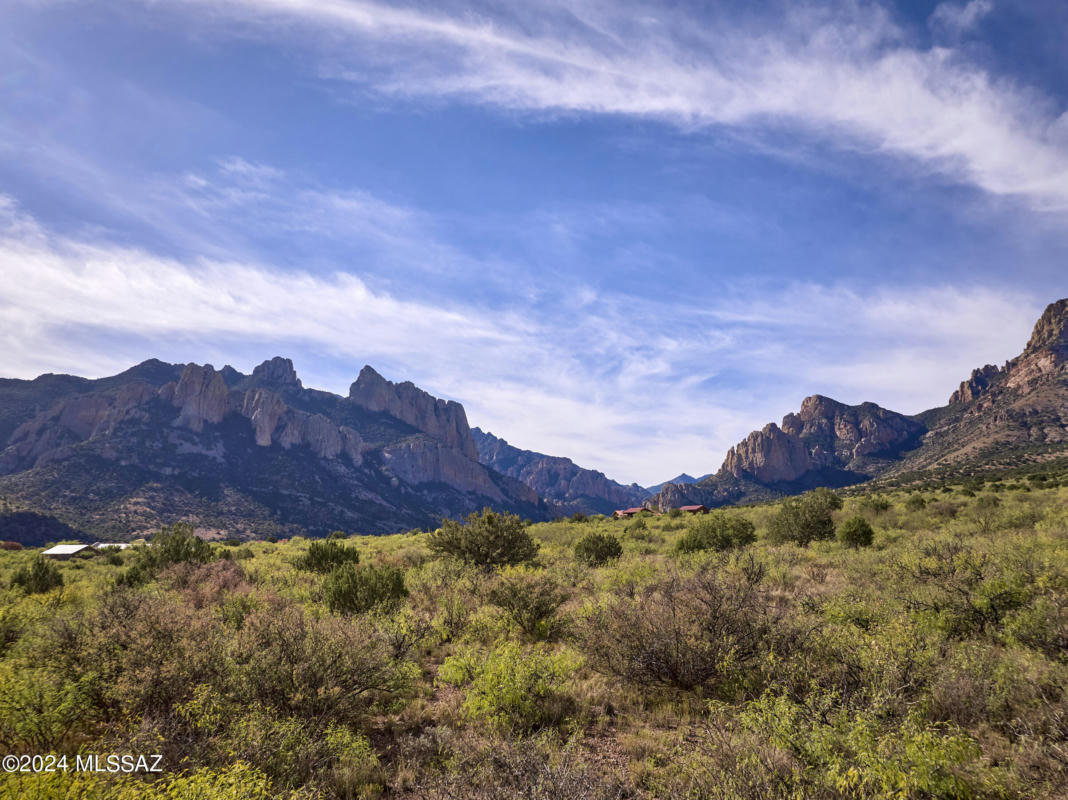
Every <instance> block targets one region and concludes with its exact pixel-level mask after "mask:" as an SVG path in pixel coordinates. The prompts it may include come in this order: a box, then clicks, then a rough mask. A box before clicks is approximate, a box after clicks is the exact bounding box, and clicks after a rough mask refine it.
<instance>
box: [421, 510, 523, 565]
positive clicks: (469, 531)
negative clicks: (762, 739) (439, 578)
mask: <svg viewBox="0 0 1068 800" xmlns="http://www.w3.org/2000/svg"><path fill="white" fill-rule="evenodd" d="M427 546H428V547H430V549H431V551H432V552H434V553H437V554H439V555H448V556H453V557H454V558H458V559H460V560H461V561H465V562H467V563H469V564H475V565H478V566H481V567H499V566H504V565H506V564H522V563H523V562H525V561H531V560H532V559H533V558H534V557H535V556H537V554H538V543H537V542H535V541H534V539H533V538H532V537H531V535H530V534H529V533H528V532H527V530H526V527H525V526H524V525H523V521H522V520H521V519H520V518H519V516H518V515H516V514H509V513H507V512H500V513H498V512H496V511H493V510H492V509H490V508H484V509H482V512H481V513H472V514H469V515H468V516H467V518H466V519H465V520H464V522H463V523H462V524H461V523H459V522H457V521H455V520H451V519H446V520H445V521H444V522H442V524H441V528H439V529H438V530H437V531H435V532H434V533H432V534H430V536H429V537H428V538H427Z"/></svg>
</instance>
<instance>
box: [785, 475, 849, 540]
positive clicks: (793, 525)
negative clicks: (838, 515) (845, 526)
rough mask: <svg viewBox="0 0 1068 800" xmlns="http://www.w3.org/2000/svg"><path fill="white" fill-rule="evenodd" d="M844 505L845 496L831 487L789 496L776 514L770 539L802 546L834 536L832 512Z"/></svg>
mask: <svg viewBox="0 0 1068 800" xmlns="http://www.w3.org/2000/svg"><path fill="white" fill-rule="evenodd" d="M841 507H842V498H841V497H839V496H838V495H836V494H835V493H834V492H831V491H830V490H828V489H815V490H814V491H811V492H805V493H804V494H803V495H801V496H800V497H790V498H787V499H786V500H783V501H782V505H781V506H780V508H779V512H778V514H776V515H775V516H774V517H772V520H771V524H770V526H769V528H768V538H769V539H770V540H771V541H772V542H774V543H776V544H781V543H782V542H791V541H792V542H797V543H798V544H799V545H801V546H802V547H804V546H805V545H807V544H808V543H809V542H812V541H816V540H820V539H830V538H832V537H833V536H834V518H833V517H832V516H831V513H832V512H833V511H837V510H838V509H840V508H841Z"/></svg>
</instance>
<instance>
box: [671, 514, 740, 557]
mask: <svg viewBox="0 0 1068 800" xmlns="http://www.w3.org/2000/svg"><path fill="white" fill-rule="evenodd" d="M755 541H756V528H755V527H754V526H753V523H752V522H750V521H749V520H747V519H746V518H745V517H741V516H738V515H737V514H725V513H715V514H708V515H707V516H704V517H702V518H701V519H699V520H697V521H696V522H693V523H692V524H691V525H690V528H689V530H688V531H686V533H684V534H683V535H682V537H681V538H680V539H679V540H678V542H676V543H675V552H676V553H693V552H696V551H698V550H730V549H732V548H735V547H744V546H745V545H747V544H752V543H753V542H755Z"/></svg>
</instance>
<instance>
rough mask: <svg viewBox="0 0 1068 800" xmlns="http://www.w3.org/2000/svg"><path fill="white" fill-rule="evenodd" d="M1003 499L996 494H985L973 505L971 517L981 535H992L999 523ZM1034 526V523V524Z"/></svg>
mask: <svg viewBox="0 0 1068 800" xmlns="http://www.w3.org/2000/svg"><path fill="white" fill-rule="evenodd" d="M1000 506H1001V499H1000V498H999V497H998V496H997V495H996V494H984V495H980V496H979V497H977V498H976V500H975V502H974V503H972V507H971V515H972V519H974V520H975V524H976V527H977V528H978V529H979V531H980V532H981V533H990V532H991V531H992V530H994V528H995V527H996V523H997V521H998V509H999V507H1000ZM1032 524H1033V523H1032Z"/></svg>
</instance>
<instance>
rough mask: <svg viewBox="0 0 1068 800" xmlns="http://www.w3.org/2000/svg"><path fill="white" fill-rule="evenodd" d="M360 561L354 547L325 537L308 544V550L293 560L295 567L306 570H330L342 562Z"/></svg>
mask: <svg viewBox="0 0 1068 800" xmlns="http://www.w3.org/2000/svg"><path fill="white" fill-rule="evenodd" d="M358 563H360V552H359V551H358V550H357V549H356V548H355V547H348V546H346V545H343V544H341V542H339V541H338V540H337V539H325V540H323V541H318V542H312V543H311V544H310V545H308V552H307V553H305V554H304V555H303V556H301V557H300V558H298V559H297V560H296V561H294V562H293V564H294V566H295V567H296V568H297V569H302V570H306V571H308V572H330V571H331V570H334V569H336V568H337V567H340V566H342V565H343V564H358Z"/></svg>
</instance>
